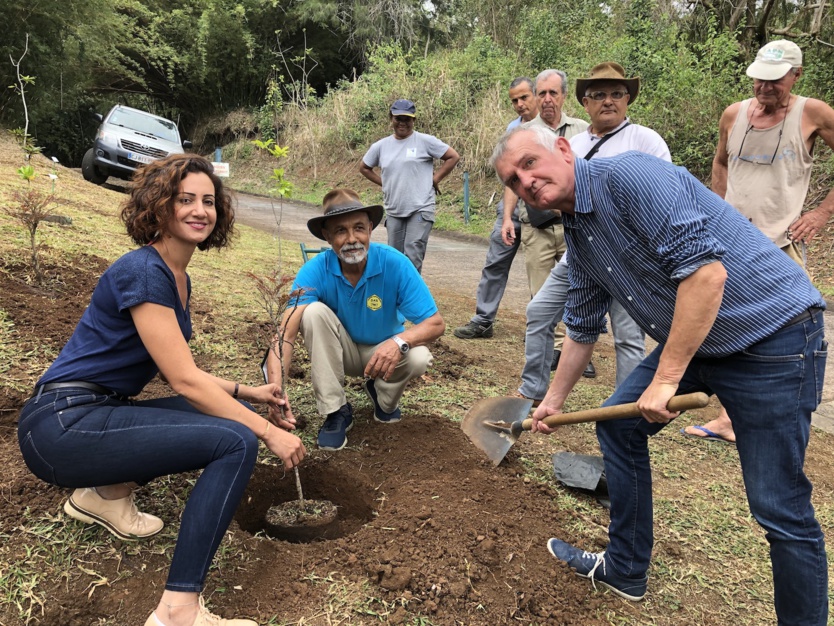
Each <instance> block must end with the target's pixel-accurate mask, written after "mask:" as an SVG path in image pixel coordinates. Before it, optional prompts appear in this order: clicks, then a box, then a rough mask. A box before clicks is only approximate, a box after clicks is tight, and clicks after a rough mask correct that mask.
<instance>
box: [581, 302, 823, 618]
mask: <svg viewBox="0 0 834 626" xmlns="http://www.w3.org/2000/svg"><path fill="white" fill-rule="evenodd" d="M823 331H824V325H823V315H822V312H819V313H817V314H816V315H814V316H813V319H810V320H808V321H805V322H800V323H797V324H793V325H791V326H787V327H785V328H783V329H781V330H779V331H777V332H776V333H774V334H773V335H772V336H770V337H768V338H766V339H764V340H762V341H760V342H759V343H757V344H755V345H753V346H750V347H749V348H747V349H746V350H744V351H742V352H739V353H736V354H733V355H731V356H729V357H725V358H720V359H699V358H696V359H693V360H692V362H691V363H690V365H689V368H688V369H687V370H686V373H685V374H684V377H683V379H682V380H681V383H680V386H679V393H689V392H693V391H705V392H707V393H714V394H715V395H716V396H718V399H719V400H721V404H722V405H724V407H725V408H726V409H727V412H728V413H729V415H730V419H731V420H732V422H733V429H734V430H735V434H736V440H737V442H738V443H737V446H738V455H739V460H740V461H741V470H742V475H743V478H744V485H745V488H746V490H747V500H748V504H749V506H750V511H751V512H752V514H753V516H754V517H755V518H756V521H758V522H759V524H760V525H761V526H762V527H763V528H764V529H765V531H766V535H765V537H766V539H767V541H768V543H769V544H770V559H771V565H772V567H773V582H774V595H775V605H776V615H777V617H778V620H779V624H780V625H789V624H796V625H799V624H801V625H802V626H812V625H813V626H816V625H825V624H826V622H827V615H828V566H827V559H826V554H825V541H824V539H823V534H822V530H821V528H820V526H819V524H818V523H817V520H816V519H815V517H814V508H813V507H812V506H811V483H810V481H809V480H808V478H807V477H806V476H805V472H804V470H803V466H804V463H805V449H806V447H807V445H808V438H809V435H810V427H811V413H812V412H813V411H814V410H815V409H816V407H817V405H818V404H819V402H820V399H821V397H822V385H823V374H824V370H825V360H826V345H827V344H826V342H825V341H824V339H823ZM662 350H663V346H662V345H661V346H658V348H657V349H656V350H655V351H654V352H652V354H650V355H649V356H648V357H646V359H645V360H644V361H643V362H642V363H641V364H640V365H639V366H638V367H637V369H635V370H634V372H632V374H631V376H629V377H628V378H627V379H626V380H625V382H623V384H622V385H621V386H620V387H618V388H617V390H616V391H615V392H614V394H613V395H612V396H611V397H610V398H609V399H608V400H607V401H606V402H605V404H606V405H612V404H621V403H625V402H634V401H635V400H637V399H638V398H639V397H640V395H641V394H642V393H643V391H644V390H645V389H646V387H647V386H648V385H649V383H650V382H651V380H652V377H653V376H654V373H655V371H656V369H657V364H658V358H659V355H660V353H661V351H662ZM662 428H663V425H662V424H652V423H649V422H647V421H646V420H644V419H642V418H637V419H623V420H611V421H607V422H599V423H598V424H597V438H598V439H599V443H600V447H601V448H602V452H603V457H604V459H605V476H606V478H607V480H608V490H609V493H610V496H611V525H610V526H609V531H608V534H609V542H610V543H609V545H608V548H607V553H606V558H607V561H608V562H609V563H610V564H611V565H612V566H613V567H614V569H615V570H616V571H618V572H620V573H621V574H623V575H626V576H635V577H636V576H642V575H643V574H645V573H646V571H647V570H648V567H649V560H650V558H651V552H652V545H653V542H654V537H653V530H652V526H653V518H652V476H651V468H650V466H649V450H648V437H649V436H650V435H654V434H655V433H657V432H659V431H660V430H661V429H662Z"/></svg>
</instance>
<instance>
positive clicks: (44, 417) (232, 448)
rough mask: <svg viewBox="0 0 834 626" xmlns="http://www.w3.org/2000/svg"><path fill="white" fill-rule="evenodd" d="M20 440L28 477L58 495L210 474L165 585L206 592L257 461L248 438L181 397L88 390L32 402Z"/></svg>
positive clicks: (200, 486)
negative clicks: (119, 396)
mask: <svg viewBox="0 0 834 626" xmlns="http://www.w3.org/2000/svg"><path fill="white" fill-rule="evenodd" d="M18 439H19V441H20V449H21V451H22V452H23V458H24V460H25V461H26V465H27V466H28V467H29V469H30V470H32V472H33V473H34V474H35V475H36V476H37V477H38V478H40V479H42V480H45V481H46V482H49V483H53V484H55V485H59V486H61V487H76V488H77V487H95V486H101V485H111V484H117V483H122V482H131V481H133V482H137V483H139V484H145V483H147V482H149V481H150V480H152V479H154V478H157V477H159V476H166V475H168V474H177V473H180V472H188V471H192V470H197V469H203V472H202V473H201V474H200V478H199V479H198V480H197V483H196V484H195V485H194V488H193V489H192V491H191V495H190V496H189V498H188V502H187V503H186V506H185V511H184V512H183V515H182V520H181V523H180V533H179V537H178V538H177V546H176V549H175V550H174V557H173V560H172V561H171V569H170V571H169V573H168V581H167V583H166V585H165V588H166V589H169V590H171V591H196V592H199V591H202V589H203V583H204V582H205V578H206V574H207V573H208V569H209V566H210V565H211V560H212V558H213V557H214V553H215V551H216V550H217V547H218V545H220V541H221V540H222V539H223V535H224V534H225V532H226V529H227V528H228V526H229V523H230V522H231V520H232V516H233V515H234V512H235V509H236V508H237V505H238V503H239V502H240V498H241V497H242V496H243V491H244V489H245V488H246V485H247V483H248V482H249V477H250V476H251V474H252V469H253V468H254V466H255V459H256V458H257V455H258V439H257V438H256V437H255V434H254V433H253V432H252V431H251V430H250V429H249V428H247V427H246V426H243V425H242V424H239V423H238V422H235V421H232V420H227V419H223V418H219V417H212V416H209V415H205V414H203V413H200V412H199V411H197V410H196V409H195V408H194V407H192V406H191V405H190V404H189V403H188V402H186V401H185V399H183V398H181V397H175V398H161V399H157V400H145V401H120V400H116V399H114V398H111V397H109V396H106V395H102V394H98V393H95V392H92V391H89V390H86V389H81V388H77V389H74V388H64V389H58V390H54V391H48V392H45V393H43V394H41V395H40V397H34V398H31V399H29V400H28V401H27V402H26V404H25V405H24V407H23V410H22V411H21V413H20V423H19V424H18Z"/></svg>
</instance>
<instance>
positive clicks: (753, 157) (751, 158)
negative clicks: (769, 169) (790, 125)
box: [738, 111, 788, 165]
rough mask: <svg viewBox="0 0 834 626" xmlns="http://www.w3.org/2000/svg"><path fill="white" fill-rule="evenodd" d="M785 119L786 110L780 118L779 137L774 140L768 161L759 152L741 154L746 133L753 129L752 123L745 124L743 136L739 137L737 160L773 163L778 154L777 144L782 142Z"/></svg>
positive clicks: (762, 163) (765, 163)
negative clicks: (771, 153) (774, 146)
mask: <svg viewBox="0 0 834 626" xmlns="http://www.w3.org/2000/svg"><path fill="white" fill-rule="evenodd" d="M786 119H788V112H787V111H785V117H783V118H782V125H781V126H780V127H779V138H778V139H777V140H776V148H774V150H773V156H772V157H770V161H765V160H764V159H762V155H761V154H751V155H749V156H746V157H745V156H742V150H744V140H745V139H747V135H748V134H749V133H750V131H751V130H753V124H748V125H747V130H746V131H744V137H742V138H741V145H740V146H739V147H738V160H739V161H744V162H746V163H752V164H753V165H773V162H774V161H775V160H776V155H777V154H779V146H780V145H781V144H782V131H784V130H785V120H786Z"/></svg>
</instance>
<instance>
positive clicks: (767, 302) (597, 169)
mask: <svg viewBox="0 0 834 626" xmlns="http://www.w3.org/2000/svg"><path fill="white" fill-rule="evenodd" d="M574 163H575V166H574V169H575V172H576V189H575V192H576V205H575V207H574V211H575V213H574V215H569V214H563V215H564V225H565V239H566V240H567V244H568V251H569V253H570V255H571V265H570V290H569V291H568V301H567V306H566V308H565V315H564V321H565V325H566V326H567V328H568V335H569V336H570V337H571V339H574V340H575V341H578V342H580V343H591V342H594V341H596V339H597V336H598V335H599V333H600V332H603V330H604V328H605V326H604V318H605V313H606V311H608V307H609V304H610V300H611V297H612V296H613V297H614V298H616V299H617V300H618V301H619V302H620V303H621V304H622V305H623V306H624V307H625V308H626V310H627V311H628V313H629V314H630V315H631V317H633V318H634V320H635V321H636V322H637V323H638V324H639V326H640V327H641V328H643V330H645V331H646V333H647V334H648V335H649V336H651V337H652V338H653V339H655V340H656V341H657V342H659V343H663V342H665V341H666V339H667V338H668V336H669V331H670V328H671V325H672V317H673V316H674V311H675V300H676V297H677V289H678V284H679V283H680V282H681V281H682V280H684V279H685V278H687V277H688V276H690V275H691V274H692V273H693V272H695V271H696V270H697V269H698V268H700V267H702V266H704V265H707V264H709V263H713V262H716V261H720V262H721V263H723V264H724V267H725V269H726V270H727V281H726V284H725V286H724V297H723V300H722V302H721V307H720V309H719V311H718V316H717V318H716V320H715V323H714V324H713V326H712V329H711V330H710V332H709V334H708V335H707V337H706V339H705V340H704V342H703V344H702V345H701V347H700V348H699V349H698V352H697V353H696V356H698V357H721V356H727V355H729V354H732V353H734V352H738V351H739V350H742V349H744V348H747V347H749V346H751V345H753V344H754V343H756V342H757V341H760V340H762V339H764V338H765V337H768V336H769V335H771V334H773V333H774V332H775V331H776V330H778V329H779V328H781V327H782V326H784V325H785V323H786V322H787V321H788V320H790V319H791V318H793V317H794V316H796V315H798V314H799V313H801V312H802V311H804V310H806V309H808V308H809V307H812V306H819V307H822V308H824V307H825V301H824V300H823V299H822V296H821V295H820V293H819V292H818V291H817V290H816V289H815V288H814V287H813V285H812V284H811V282H810V280H808V277H807V276H806V274H805V272H804V271H803V270H802V268H800V267H799V265H797V264H796V263H795V262H794V261H792V260H791V259H790V258H788V256H787V255H786V254H785V253H784V252H782V251H781V250H780V249H779V248H777V247H776V246H775V245H774V244H773V243H772V242H771V241H770V240H769V239H767V237H765V236H764V235H763V234H762V233H761V232H759V230H758V229H756V228H755V227H754V226H753V225H752V224H750V222H749V221H747V219H746V218H745V217H744V216H742V215H741V213H739V212H738V211H736V210H735V209H734V208H733V207H732V206H730V205H729V204H727V203H726V202H725V201H724V200H722V199H721V198H719V197H718V196H717V195H715V194H714V193H712V192H711V191H710V190H709V189H707V188H706V187H704V185H702V184H701V183H700V182H699V181H698V180H696V179H695V177H693V176H692V175H691V174H690V173H689V172H688V171H687V170H686V169H684V168H682V167H677V166H674V165H672V164H670V163H666V162H665V161H661V160H660V159H657V158H655V157H653V156H649V155H647V154H643V153H640V152H633V151H632V152H626V153H624V154H622V155H619V156H616V157H612V158H608V159H592V160H590V161H585V160H583V159H576V160H575V162H574ZM609 294H610V295H609Z"/></svg>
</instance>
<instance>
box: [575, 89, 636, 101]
mask: <svg viewBox="0 0 834 626" xmlns="http://www.w3.org/2000/svg"><path fill="white" fill-rule="evenodd" d="M627 95H628V92H627V91H592V92H591V93H586V94H585V97H586V98H590V99H591V100H596V101H597V102H602V101H603V100H605V99H606V98H607V97H608V96H611V99H612V100H614V101H617V100H622V99H623V98H624V97H625V96H627Z"/></svg>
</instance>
